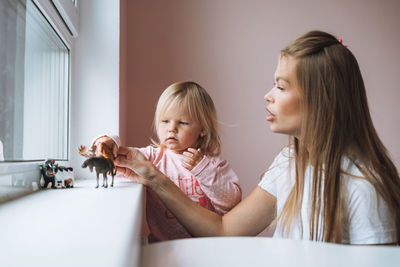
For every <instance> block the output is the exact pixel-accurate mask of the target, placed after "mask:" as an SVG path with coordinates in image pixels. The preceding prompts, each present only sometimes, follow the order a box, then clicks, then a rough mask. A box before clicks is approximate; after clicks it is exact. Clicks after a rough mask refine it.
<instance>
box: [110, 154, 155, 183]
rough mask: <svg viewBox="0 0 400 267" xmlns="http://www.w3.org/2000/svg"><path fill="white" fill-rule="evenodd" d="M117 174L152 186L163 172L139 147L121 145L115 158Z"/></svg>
mask: <svg viewBox="0 0 400 267" xmlns="http://www.w3.org/2000/svg"><path fill="white" fill-rule="evenodd" d="M115 166H117V174H119V175H122V176H124V177H128V178H131V179H132V180H133V181H135V182H136V183H139V184H143V185H147V186H152V184H153V183H154V180H155V177H156V176H158V175H160V174H161V172H160V171H159V170H158V169H157V168H156V167H155V166H154V165H153V164H152V163H151V162H150V161H148V160H147V159H146V157H145V156H144V155H143V154H142V153H140V151H139V150H138V149H137V148H133V147H120V148H119V149H118V156H117V158H116V159H115Z"/></svg>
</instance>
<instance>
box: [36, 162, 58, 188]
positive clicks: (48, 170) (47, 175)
mask: <svg viewBox="0 0 400 267" xmlns="http://www.w3.org/2000/svg"><path fill="white" fill-rule="evenodd" d="M39 167H40V172H41V173H42V175H43V179H44V185H43V187H42V188H47V186H48V185H49V184H50V183H51V188H56V180H55V177H56V173H57V171H58V164H55V161H54V160H53V159H49V160H46V161H45V163H44V164H43V165H41V166H39Z"/></svg>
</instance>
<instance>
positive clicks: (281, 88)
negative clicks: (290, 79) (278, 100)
mask: <svg viewBox="0 0 400 267" xmlns="http://www.w3.org/2000/svg"><path fill="white" fill-rule="evenodd" d="M274 87H275V88H277V89H279V90H284V88H283V87H282V86H278V85H277V84H276V83H274Z"/></svg>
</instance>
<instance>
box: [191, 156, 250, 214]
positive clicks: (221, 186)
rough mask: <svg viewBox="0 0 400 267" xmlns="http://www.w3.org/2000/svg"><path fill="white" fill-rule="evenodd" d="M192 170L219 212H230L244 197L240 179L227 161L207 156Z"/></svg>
mask: <svg viewBox="0 0 400 267" xmlns="http://www.w3.org/2000/svg"><path fill="white" fill-rule="evenodd" d="M191 172H192V174H193V175H194V176H195V177H196V179H197V180H198V181H199V184H200V187H201V189H202V190H203V192H204V194H205V195H206V196H207V197H208V198H209V199H210V200H211V203H212V205H213V206H214V208H215V211H216V212H217V213H220V214H224V213H226V212H228V211H229V210H231V209H232V208H233V207H234V206H235V205H236V204H238V203H239V202H240V200H241V199H242V189H241V187H240V185H239V179H238V177H237V176H236V174H235V172H234V171H233V170H232V168H231V167H230V166H229V164H228V162H227V161H225V160H221V159H220V158H210V157H207V156H205V157H203V159H202V160H201V161H200V162H199V164H197V165H196V166H195V167H194V168H193V169H192V170H191Z"/></svg>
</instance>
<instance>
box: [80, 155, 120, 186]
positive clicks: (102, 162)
mask: <svg viewBox="0 0 400 267" xmlns="http://www.w3.org/2000/svg"><path fill="white" fill-rule="evenodd" d="M86 167H89V170H90V172H92V171H93V168H95V169H96V177H97V186H96V188H98V187H99V174H100V173H102V174H103V187H104V188H107V187H108V181H107V180H108V179H107V173H108V172H110V173H111V176H112V181H111V187H113V186H114V174H115V173H114V163H113V161H112V160H111V159H107V158H105V157H103V156H100V157H91V158H88V159H87V160H85V161H84V162H83V164H82V168H86Z"/></svg>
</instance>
